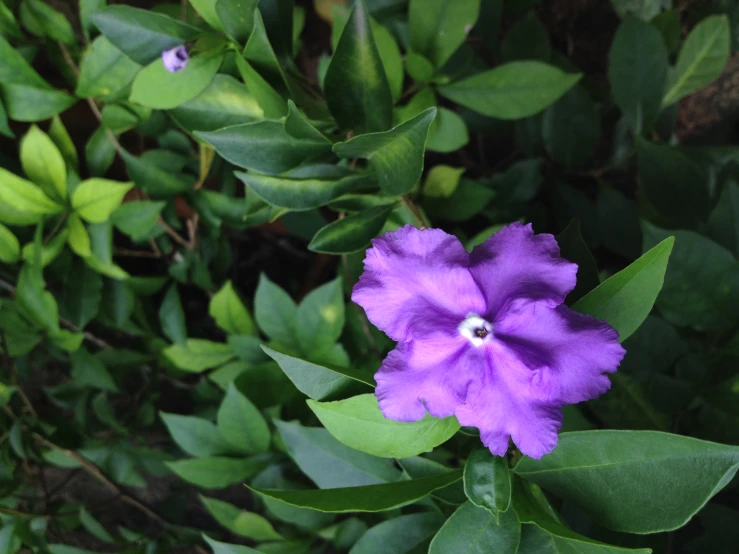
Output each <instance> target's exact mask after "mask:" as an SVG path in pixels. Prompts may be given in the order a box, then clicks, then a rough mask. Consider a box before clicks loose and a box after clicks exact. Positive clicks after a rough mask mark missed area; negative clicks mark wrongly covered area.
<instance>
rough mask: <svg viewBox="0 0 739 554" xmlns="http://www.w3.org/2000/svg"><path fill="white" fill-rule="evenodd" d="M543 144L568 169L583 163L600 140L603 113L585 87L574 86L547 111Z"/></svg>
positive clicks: (543, 128)
mask: <svg viewBox="0 0 739 554" xmlns="http://www.w3.org/2000/svg"><path fill="white" fill-rule="evenodd" d="M541 132H542V138H543V139H544V147H545V148H546V149H547V152H549V155H550V156H551V157H552V159H553V160H554V161H556V162H557V163H560V164H562V165H563V166H564V167H565V168H567V169H572V168H573V167H577V166H580V165H582V164H584V163H585V162H586V161H588V159H590V157H591V156H592V154H593V152H594V151H595V148H596V146H598V141H599V140H600V116H599V114H598V110H597V109H596V106H595V102H593V101H592V100H591V99H590V95H589V94H588V93H587V91H586V90H585V88H584V87H582V86H580V85H575V86H574V87H572V88H571V89H570V90H568V91H567V92H566V93H565V95H564V96H562V98H560V99H559V100H557V101H556V102H555V103H554V104H553V105H552V106H550V107H549V109H547V111H545V112H544V120H543V123H542V130H541Z"/></svg>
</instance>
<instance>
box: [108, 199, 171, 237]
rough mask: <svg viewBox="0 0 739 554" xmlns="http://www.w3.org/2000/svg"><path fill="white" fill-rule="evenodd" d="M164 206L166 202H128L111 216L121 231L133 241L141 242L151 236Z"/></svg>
mask: <svg viewBox="0 0 739 554" xmlns="http://www.w3.org/2000/svg"><path fill="white" fill-rule="evenodd" d="M164 206H166V202H161V201H159V202H152V201H151V200H137V201H136V202H126V203H125V204H123V205H121V206H119V207H118V208H117V209H116V210H115V211H114V212H113V213H112V214H110V220H111V221H112V222H113V224H114V225H115V226H116V227H117V228H118V230H119V231H121V232H122V233H125V234H126V235H128V236H129V237H131V240H133V241H134V242H141V241H143V240H145V239H147V238H148V237H149V236H150V235H151V232H152V229H153V228H154V226H155V225H156V224H157V221H159V217H160V214H161V212H162V210H163V209H164Z"/></svg>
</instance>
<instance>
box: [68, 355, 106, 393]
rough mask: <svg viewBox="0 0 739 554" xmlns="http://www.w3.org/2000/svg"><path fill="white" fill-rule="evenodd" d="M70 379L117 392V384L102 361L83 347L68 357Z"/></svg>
mask: <svg viewBox="0 0 739 554" xmlns="http://www.w3.org/2000/svg"><path fill="white" fill-rule="evenodd" d="M70 361H71V362H72V372H71V375H72V379H74V380H75V381H76V382H77V383H78V384H79V385H84V386H87V387H92V388H95V389H100V390H104V391H109V392H117V391H118V386H117V385H116V384H115V379H113V377H112V376H111V375H110V373H109V372H108V370H107V369H106V367H105V365H103V362H101V361H100V360H98V359H97V358H96V357H95V356H93V355H91V354H90V353H88V352H87V351H86V350H85V349H84V348H81V349H80V350H77V351H76V352H75V353H74V354H72V357H71V358H70Z"/></svg>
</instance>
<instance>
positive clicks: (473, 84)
mask: <svg viewBox="0 0 739 554" xmlns="http://www.w3.org/2000/svg"><path fill="white" fill-rule="evenodd" d="M580 77H581V75H580V74H578V73H565V72H563V71H562V70H560V69H558V68H556V67H554V66H551V65H547V64H545V63H542V62H538V61H522V62H510V63H507V64H504V65H501V66H498V67H496V68H495V69H491V70H489V71H485V72H483V73H479V74H477V75H473V76H472V77H468V78H466V79H463V80H461V81H458V82H456V83H452V84H449V85H444V86H441V87H439V88H438V90H439V93H440V94H441V95H442V96H444V97H446V98H448V99H449V100H452V101H454V102H457V103H458V104H461V105H462V106H464V107H466V108H470V109H472V110H474V111H476V112H478V113H481V114H482V115H486V116H488V117H496V118H498V119H521V118H524V117H529V116H532V115H535V114H537V113H539V112H540V111H542V110H544V109H545V108H547V107H548V106H550V105H551V104H553V103H554V102H556V101H557V100H558V99H559V98H560V97H561V96H562V95H563V94H564V93H565V92H567V91H568V90H569V89H570V88H572V87H573V86H574V85H575V83H577V82H578V81H579V80H580Z"/></svg>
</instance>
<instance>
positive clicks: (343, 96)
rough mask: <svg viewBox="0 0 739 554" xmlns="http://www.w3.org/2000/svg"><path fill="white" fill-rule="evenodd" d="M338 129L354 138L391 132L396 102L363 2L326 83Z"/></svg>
mask: <svg viewBox="0 0 739 554" xmlns="http://www.w3.org/2000/svg"><path fill="white" fill-rule="evenodd" d="M324 90H325V93H326V101H327V102H328V107H329V109H330V110H331V114H332V115H333V116H334V117H335V118H336V121H337V122H338V124H339V127H341V128H342V129H344V130H346V131H348V130H352V131H354V133H355V134H358V135H361V134H363V133H372V132H378V131H385V130H387V129H389V128H390V127H391V125H392V122H393V113H392V109H393V100H392V93H391V92H390V85H389V84H388V80H387V76H386V75H385V69H384V68H383V65H382V59H381V58H380V54H379V52H378V50H377V46H376V45H375V39H374V35H373V33H372V27H371V25H370V17H369V13H368V12H367V7H366V6H365V3H364V0H359V1H358V2H356V3H355V6H354V9H353V10H352V12H351V14H350V15H349V21H348V22H347V24H346V26H345V27H344V31H343V32H342V34H341V38H340V39H339V43H338V44H337V46H336V49H335V51H334V55H333V58H332V59H331V63H330V65H329V67H328V70H327V71H326V77H325V79H324Z"/></svg>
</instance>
